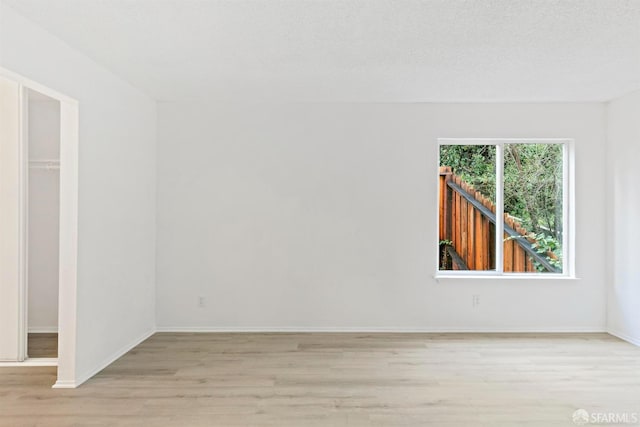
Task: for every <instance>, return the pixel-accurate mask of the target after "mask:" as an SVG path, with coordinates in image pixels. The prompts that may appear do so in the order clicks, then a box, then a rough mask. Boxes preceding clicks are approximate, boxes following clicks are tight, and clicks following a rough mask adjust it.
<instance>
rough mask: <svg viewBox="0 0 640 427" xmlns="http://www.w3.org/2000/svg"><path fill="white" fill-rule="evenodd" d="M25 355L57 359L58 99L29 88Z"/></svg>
mask: <svg viewBox="0 0 640 427" xmlns="http://www.w3.org/2000/svg"><path fill="white" fill-rule="evenodd" d="M24 97H25V102H26V104H27V105H26V122H27V123H26V135H25V136H26V140H27V152H28V156H27V157H28V162H29V169H28V176H27V181H28V185H27V260H26V261H27V334H28V335H27V360H29V359H57V358H58V293H59V288H60V287H59V282H58V279H59V277H58V276H59V274H58V268H59V256H58V254H59V247H60V238H59V234H60V224H59V223H60V101H58V100H57V99H54V98H51V97H49V96H46V95H44V94H42V93H40V92H38V91H35V90H33V89H28V88H27V89H25V94H24Z"/></svg>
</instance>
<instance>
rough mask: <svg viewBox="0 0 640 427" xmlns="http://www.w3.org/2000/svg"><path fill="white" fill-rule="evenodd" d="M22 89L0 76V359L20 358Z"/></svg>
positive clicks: (21, 334) (22, 172)
mask: <svg viewBox="0 0 640 427" xmlns="http://www.w3.org/2000/svg"><path fill="white" fill-rule="evenodd" d="M22 105H23V104H22V88H21V86H20V84H19V83H18V82H16V81H13V80H10V79H8V78H5V77H3V76H2V75H0V361H22V360H24V358H25V343H24V329H23V326H24V314H25V311H24V280H25V277H24V273H25V272H24V268H23V266H24V261H25V260H24V249H25V248H24V244H25V241H24V237H25V227H24V225H25V224H24V213H25V207H26V202H25V188H24V173H25V170H24V168H23V162H24V160H25V158H24V155H25V151H24V145H23V139H22V133H23V130H22V117H21V116H22V111H21V110H22Z"/></svg>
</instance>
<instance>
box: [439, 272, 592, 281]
mask: <svg viewBox="0 0 640 427" xmlns="http://www.w3.org/2000/svg"><path fill="white" fill-rule="evenodd" d="M433 278H434V279H435V281H436V282H437V283H439V282H440V280H443V281H445V282H450V281H469V280H478V279H479V280H498V281H505V280H536V281H550V280H551V281H558V280H561V281H578V280H581V279H580V278H579V277H575V276H564V275H556V274H500V275H498V274H435V275H434V276H433Z"/></svg>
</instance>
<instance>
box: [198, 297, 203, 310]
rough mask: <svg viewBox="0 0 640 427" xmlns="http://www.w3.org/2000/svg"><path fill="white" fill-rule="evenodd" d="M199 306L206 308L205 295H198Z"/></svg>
mask: <svg viewBox="0 0 640 427" xmlns="http://www.w3.org/2000/svg"><path fill="white" fill-rule="evenodd" d="M198 307H199V308H204V297H198Z"/></svg>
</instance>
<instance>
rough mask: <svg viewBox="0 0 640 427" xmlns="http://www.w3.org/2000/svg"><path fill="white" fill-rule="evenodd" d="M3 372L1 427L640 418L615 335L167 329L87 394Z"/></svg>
mask: <svg viewBox="0 0 640 427" xmlns="http://www.w3.org/2000/svg"><path fill="white" fill-rule="evenodd" d="M54 381H55V368H46V367H44V368H40V367H38V368H0V425H2V426H47V427H49V426H116V425H117V426H141V425H145V426H262V425H271V426H443V427H452V426H465V427H470V426H481V427H483V426H486V427H501V426H541V427H553V426H572V425H575V424H574V423H573V421H572V419H571V416H572V414H573V412H574V411H575V410H577V409H579V408H584V409H585V410H587V411H589V412H619V413H622V412H626V413H631V412H638V413H640V348H638V347H635V346H633V345H631V344H628V343H626V342H624V341H621V340H618V339H617V338H614V337H612V336H609V335H606V334H567V335H565V334H553V335H544V334H541V335H535V334H523V335H518V334H355V333H343V334H321V333H313V334H209V333H202V334H187V333H181V334H174V333H158V334H155V335H154V336H152V337H151V338H149V339H148V340H146V341H145V342H143V343H142V344H140V345H139V346H138V347H136V348H135V349H133V350H132V351H130V352H129V353H127V354H126V355H125V356H123V357H122V358H121V359H119V360H118V361H116V362H115V363H113V364H112V365H111V366H109V367H108V368H106V369H105V370H103V371H102V372H101V373H99V374H98V375H97V376H95V377H94V378H93V379H91V380H89V381H88V382H87V383H85V384H84V385H82V386H81V387H80V388H78V389H75V390H60V389H56V390H54V389H51V388H50V387H51V385H52V384H53V382H54Z"/></svg>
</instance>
